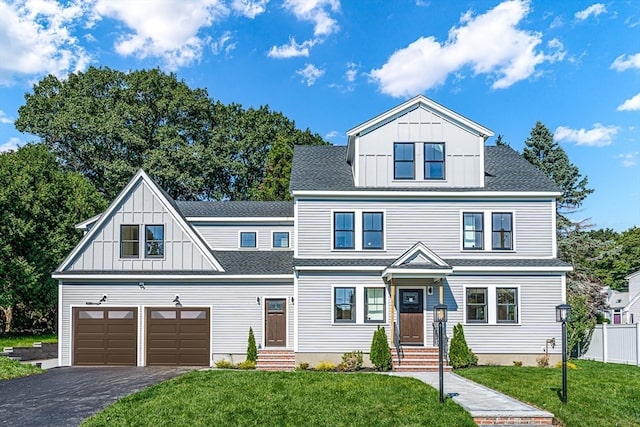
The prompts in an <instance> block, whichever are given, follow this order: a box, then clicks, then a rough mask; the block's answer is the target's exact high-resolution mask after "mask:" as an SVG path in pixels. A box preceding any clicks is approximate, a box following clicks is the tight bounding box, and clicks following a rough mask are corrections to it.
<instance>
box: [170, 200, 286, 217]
mask: <svg viewBox="0 0 640 427" xmlns="http://www.w3.org/2000/svg"><path fill="white" fill-rule="evenodd" d="M175 203H176V205H177V207H178V209H179V210H180V212H181V213H182V215H184V216H185V217H219V218H232V217H260V218H263V217H266V218H282V217H293V202H257V201H246V200H243V201H223V202H182V201H176V202H175Z"/></svg>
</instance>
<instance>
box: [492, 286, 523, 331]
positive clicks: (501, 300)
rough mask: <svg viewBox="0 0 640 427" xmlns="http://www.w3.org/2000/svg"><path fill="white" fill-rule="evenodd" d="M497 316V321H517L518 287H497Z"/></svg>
mask: <svg viewBox="0 0 640 427" xmlns="http://www.w3.org/2000/svg"><path fill="white" fill-rule="evenodd" d="M496 311H497V316H496V320H497V321H498V322H499V323H518V289H516V288H498V289H497V310H496Z"/></svg>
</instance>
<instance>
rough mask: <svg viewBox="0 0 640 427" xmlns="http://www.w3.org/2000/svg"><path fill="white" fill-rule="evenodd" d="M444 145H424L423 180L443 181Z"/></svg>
mask: <svg viewBox="0 0 640 427" xmlns="http://www.w3.org/2000/svg"><path fill="white" fill-rule="evenodd" d="M444 172H445V171H444V143H442V142H437V143H434V142H427V143H425V144H424V179H426V180H430V179H444Z"/></svg>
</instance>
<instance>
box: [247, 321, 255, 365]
mask: <svg viewBox="0 0 640 427" xmlns="http://www.w3.org/2000/svg"><path fill="white" fill-rule="evenodd" d="M247 361H249V362H253V363H254V364H255V362H257V361H258V347H256V337H255V336H254V335H253V329H252V328H251V327H249V343H248V345H247Z"/></svg>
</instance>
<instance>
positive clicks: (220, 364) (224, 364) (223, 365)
mask: <svg viewBox="0 0 640 427" xmlns="http://www.w3.org/2000/svg"><path fill="white" fill-rule="evenodd" d="M216 368H220V369H235V368H236V365H234V364H233V363H231V362H229V361H228V360H227V359H220V360H218V361H216Z"/></svg>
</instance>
